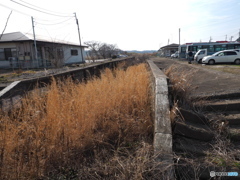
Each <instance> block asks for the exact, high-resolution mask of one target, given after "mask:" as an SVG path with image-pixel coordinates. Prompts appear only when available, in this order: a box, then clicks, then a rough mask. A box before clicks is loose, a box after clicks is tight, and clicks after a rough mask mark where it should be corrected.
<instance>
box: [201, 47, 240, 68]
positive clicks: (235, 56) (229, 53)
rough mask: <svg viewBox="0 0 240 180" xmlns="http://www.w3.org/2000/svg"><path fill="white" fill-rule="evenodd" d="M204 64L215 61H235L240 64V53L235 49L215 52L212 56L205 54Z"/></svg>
mask: <svg viewBox="0 0 240 180" xmlns="http://www.w3.org/2000/svg"><path fill="white" fill-rule="evenodd" d="M202 63H203V64H211V65H212V64H215V63H235V64H240V53H239V52H237V51H235V50H224V51H219V52H216V53H214V54H213V55H211V56H205V57H203V59H202Z"/></svg>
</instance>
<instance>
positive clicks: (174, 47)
mask: <svg viewBox="0 0 240 180" xmlns="http://www.w3.org/2000/svg"><path fill="white" fill-rule="evenodd" d="M178 46H179V45H178V44H175V43H173V44H169V45H167V46H163V47H161V48H160V49H159V50H158V54H159V55H160V56H165V57H168V56H171V54H173V53H175V52H176V51H178Z"/></svg>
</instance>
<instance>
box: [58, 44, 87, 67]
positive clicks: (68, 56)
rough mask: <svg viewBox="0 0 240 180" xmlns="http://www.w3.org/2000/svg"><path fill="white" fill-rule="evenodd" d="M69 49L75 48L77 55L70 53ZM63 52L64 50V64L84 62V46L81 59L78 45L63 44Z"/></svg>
mask: <svg viewBox="0 0 240 180" xmlns="http://www.w3.org/2000/svg"><path fill="white" fill-rule="evenodd" d="M71 50H77V55H73V54H72V53H71ZM63 52H64V59H65V61H64V62H65V64H73V63H83V62H85V57H86V53H85V52H84V48H82V52H83V59H82V56H81V48H80V47H77V46H70V45H66V46H63Z"/></svg>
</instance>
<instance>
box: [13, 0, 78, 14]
mask: <svg viewBox="0 0 240 180" xmlns="http://www.w3.org/2000/svg"><path fill="white" fill-rule="evenodd" d="M11 1H12V2H14V3H16V4H19V5H21V6H24V7H26V8H29V9H32V10H35V11H38V12H41V13H44V14H48V15H52V16H58V17H74V16H65V15H57V14H53V13H48V12H44V11H42V10H39V9H36V8H32V7H29V6H27V5H24V4H21V3H19V2H16V1H14V0H11Z"/></svg>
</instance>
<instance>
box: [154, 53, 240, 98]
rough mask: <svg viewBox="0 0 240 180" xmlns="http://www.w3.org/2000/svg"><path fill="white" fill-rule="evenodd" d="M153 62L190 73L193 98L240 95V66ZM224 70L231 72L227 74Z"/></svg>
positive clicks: (173, 60)
mask: <svg viewBox="0 0 240 180" xmlns="http://www.w3.org/2000/svg"><path fill="white" fill-rule="evenodd" d="M152 60H153V61H154V62H155V64H156V65H157V66H158V67H159V68H161V69H167V68H168V67H170V66H171V65H175V66H177V67H179V68H184V69H185V70H187V71H189V76H190V80H191V84H192V86H193V87H194V88H193V90H192V92H191V95H190V96H192V97H205V96H206V97H207V96H217V95H224V94H232V93H240V66H236V65H201V64H194V63H193V64H188V62H187V61H182V60H177V59H169V58H159V57H158V58H152ZM224 69H230V70H229V72H226V71H224ZM231 69H234V70H231Z"/></svg>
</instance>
